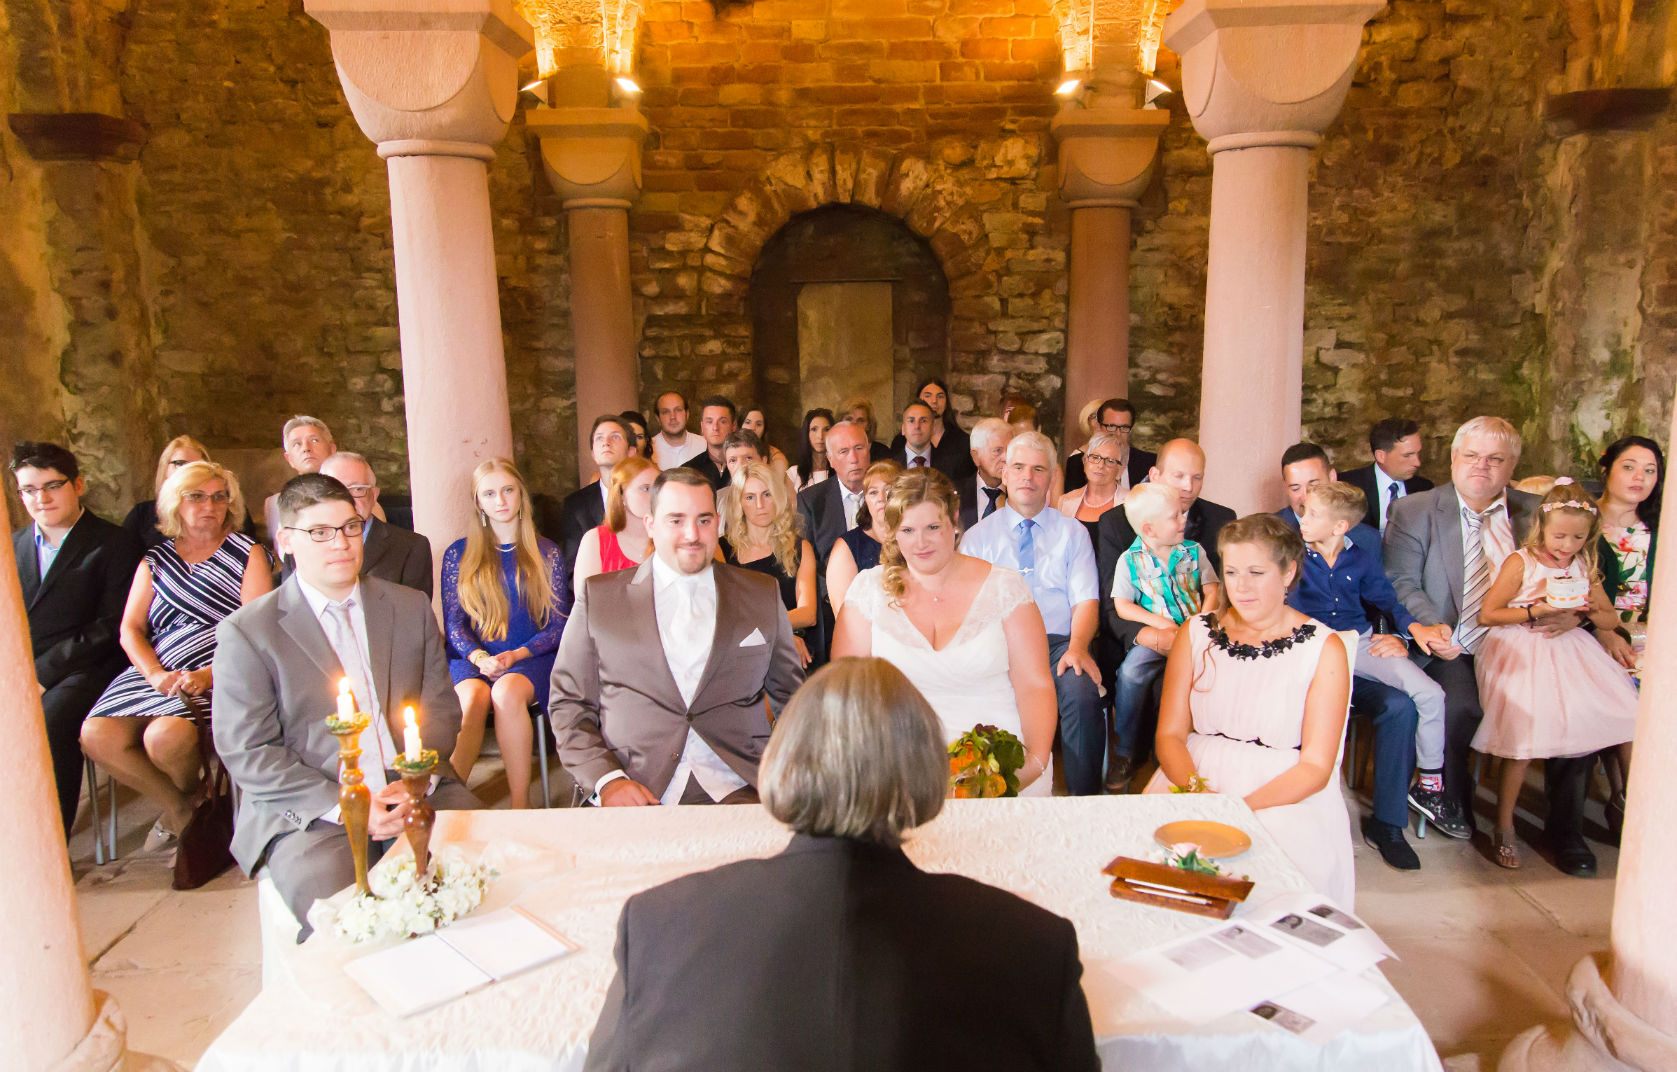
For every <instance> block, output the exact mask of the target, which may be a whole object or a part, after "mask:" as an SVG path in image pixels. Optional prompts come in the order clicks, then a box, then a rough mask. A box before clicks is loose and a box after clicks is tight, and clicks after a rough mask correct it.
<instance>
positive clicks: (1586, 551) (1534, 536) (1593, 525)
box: [1523, 477, 1601, 584]
mask: <svg viewBox="0 0 1677 1072" xmlns="http://www.w3.org/2000/svg"><path fill="white" fill-rule="evenodd" d="M1562 481H1564V483H1563V482H1562ZM1555 514H1564V515H1566V516H1568V517H1587V518H1589V519H1590V531H1589V533H1588V534H1587V535H1586V536H1585V537H1584V546H1583V547H1582V548H1581V549H1580V550H1579V551H1578V554H1577V555H1575V556H1574V557H1575V559H1576V560H1577V561H1578V563H1579V564H1580V565H1581V566H1583V568H1584V577H1585V578H1586V579H1587V580H1588V581H1589V582H1590V583H1591V584H1596V583H1598V582H1600V580H1601V573H1600V571H1599V570H1598V569H1597V568H1596V567H1597V561H1596V550H1597V548H1598V546H1599V544H1600V539H1601V508H1600V507H1598V506H1597V505H1596V504H1595V502H1594V500H1592V499H1591V498H1590V496H1589V493H1588V492H1586V491H1585V490H1584V489H1583V487H1582V486H1580V485H1579V484H1578V482H1577V481H1574V480H1570V479H1567V478H1564V477H1563V478H1561V480H1558V481H1556V482H1555V486H1554V487H1552V488H1550V489H1549V493H1548V494H1547V495H1545V496H1543V502H1542V503H1541V504H1540V505H1539V506H1538V508H1537V519H1536V522H1535V523H1534V524H1533V525H1532V527H1531V529H1530V531H1528V532H1527V533H1526V542H1525V544H1524V545H1523V546H1524V547H1525V548H1526V550H1528V551H1541V550H1543V530H1544V529H1545V528H1546V527H1547V526H1548V524H1549V518H1550V517H1551V516H1553V515H1555Z"/></svg>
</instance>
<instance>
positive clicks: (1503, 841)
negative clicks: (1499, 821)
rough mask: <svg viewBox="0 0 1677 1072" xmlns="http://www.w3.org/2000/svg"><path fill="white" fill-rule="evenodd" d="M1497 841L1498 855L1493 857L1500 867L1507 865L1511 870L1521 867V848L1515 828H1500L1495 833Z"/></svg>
mask: <svg viewBox="0 0 1677 1072" xmlns="http://www.w3.org/2000/svg"><path fill="white" fill-rule="evenodd" d="M1494 838H1495V841H1496V855H1495V856H1494V857H1493V859H1494V860H1495V861H1496V865H1497V866H1498V867H1505V868H1507V869H1508V870H1510V871H1518V870H1519V869H1520V850H1519V847H1518V841H1517V840H1516V838H1515V837H1514V831H1513V830H1498V831H1497V832H1496V833H1495V835H1494Z"/></svg>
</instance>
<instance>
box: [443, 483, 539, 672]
mask: <svg viewBox="0 0 1677 1072" xmlns="http://www.w3.org/2000/svg"><path fill="white" fill-rule="evenodd" d="M490 473H506V474H507V475H508V476H510V477H512V480H513V483H515V484H517V485H518V500H519V501H518V534H517V535H516V536H515V537H514V538H513V547H514V557H515V559H516V560H517V564H518V568H517V576H516V578H515V583H516V586H517V588H518V593H519V596H520V598H521V599H522V600H523V601H524V608H525V609H526V610H528V611H529V612H530V618H531V620H533V621H534V622H535V623H536V626H537V627H538V628H543V627H545V626H546V625H547V622H548V618H549V617H550V616H552V615H553V614H554V613H555V612H556V611H557V610H558V608H557V607H556V606H555V605H554V598H553V576H552V574H551V573H550V572H549V571H548V568H547V560H546V559H545V558H544V557H542V553H541V548H540V547H539V546H537V544H536V526H535V525H534V524H533V523H532V522H531V520H530V490H529V488H528V487H526V486H525V483H524V477H523V476H522V475H521V474H520V473H519V471H518V467H517V466H516V465H514V464H512V461H511V459H508V458H490V459H489V460H488V461H485V462H481V463H479V465H478V467H477V468H476V469H473V470H472V487H471V495H472V513H474V514H475V515H476V516H477V519H478V523H477V524H475V525H473V526H472V527H471V528H469V529H467V530H466V549H465V551H464V552H463V553H462V554H461V555H460V579H459V581H458V582H457V585H456V592H457V593H458V595H459V598H460V609H461V610H463V611H465V612H466V616H467V617H468V618H470V619H471V622H472V627H473V628H474V629H476V630H477V634H478V636H480V637H482V638H483V639H484V640H502V639H505V637H506V635H507V618H508V615H509V614H510V613H511V607H510V604H508V602H507V593H506V588H505V586H504V585H503V584H502V581H501V556H500V553H499V550H498V548H497V543H496V540H495V530H494V529H492V528H491V527H490V525H489V518H488V517H487V516H486V515H485V514H484V512H483V510H482V509H481V508H480V507H479V506H478V504H477V486H478V482H479V481H481V480H482V479H483V478H484V477H486V476H488V475H489V474H490Z"/></svg>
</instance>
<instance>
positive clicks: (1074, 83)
mask: <svg viewBox="0 0 1677 1072" xmlns="http://www.w3.org/2000/svg"><path fill="white" fill-rule="evenodd" d="M1082 88H1083V79H1081V78H1068V79H1066V80H1065V81H1064V82H1061V83H1060V85H1059V88H1057V89H1056V90H1054V95H1055V96H1056V97H1075V96H1076V95H1077V91H1078V90H1079V89H1082Z"/></svg>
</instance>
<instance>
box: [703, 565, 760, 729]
mask: <svg viewBox="0 0 1677 1072" xmlns="http://www.w3.org/2000/svg"><path fill="white" fill-rule="evenodd" d="M711 572H712V573H714V574H715V575H716V629H715V631H714V632H712V633H711V638H710V657H709V658H708V659H706V660H705V672H704V673H703V674H701V675H699V687H698V688H696V689H694V690H693V708H694V709H696V708H698V707H700V706H701V704H700V703H699V701H700V700H701V699H703V698H704V695H705V690H706V689H708V688H709V687H710V683H711V679H712V678H714V677H715V676H716V673H717V671H718V670H720V669H721V668H722V660H723V659H726V658H727V657H728V656H729V655H730V654H732V652H733V650H734V649H735V648H737V647H739V642H740V641H742V640H744V639H745V635H744V633H742V632H741V627H742V626H744V625H745V624H746V623H745V620H744V619H745V616H744V615H743V614H740V613H739V609H740V608H739V606H738V596H739V590H738V589H737V588H736V587H735V586H734V583H733V582H734V579H735V578H734V576H733V571H732V570H729V569H727V568H726V567H723V566H719V565H718V566H712V567H711ZM764 639H765V640H766V639H768V638H767V637H765V638H764Z"/></svg>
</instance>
